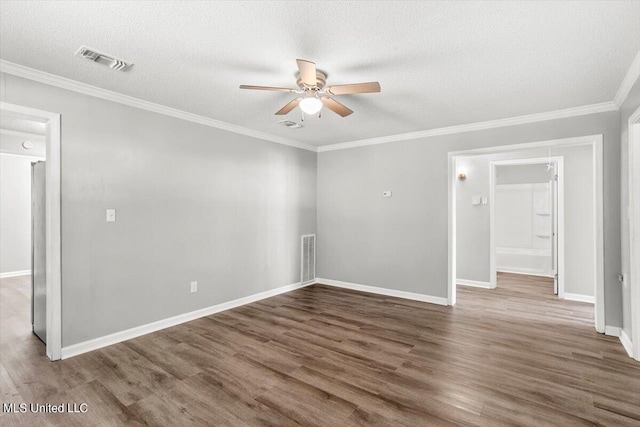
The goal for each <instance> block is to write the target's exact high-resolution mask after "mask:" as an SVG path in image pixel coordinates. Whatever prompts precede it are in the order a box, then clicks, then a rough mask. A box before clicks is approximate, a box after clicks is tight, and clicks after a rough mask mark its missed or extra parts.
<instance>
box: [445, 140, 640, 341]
mask: <svg viewBox="0 0 640 427" xmlns="http://www.w3.org/2000/svg"><path fill="white" fill-rule="evenodd" d="M602 143H603V137H602V135H589V136H580V137H573V138H565V139H554V140H549V141H539V142H530V143H524V144H511V145H502V146H494V147H484V148H475V149H468V150H459V151H451V152H449V153H447V157H448V163H449V170H448V173H449V221H448V226H449V254H448V263H449V266H448V274H449V275H448V279H447V283H448V293H447V295H448V300H449V304H450V305H453V304H455V301H456V283H455V277H456V224H455V223H456V221H455V218H456V204H455V184H456V182H457V179H458V177H457V174H456V168H455V161H456V157H457V156H462V155H480V154H491V153H501V152H507V151H519V150H524V149H529V148H540V147H566V146H577V145H591V146H592V147H594V150H593V156H594V163H595V165H596V168H595V169H594V171H595V173H594V180H596V181H598V182H599V183H600V184H599V187H600V190H599V191H596V193H597V194H596V206H597V209H596V210H597V212H596V217H595V221H596V224H595V227H596V229H597V230H596V235H597V236H600V238H599V239H596V256H595V259H596V262H595V264H596V265H595V267H594V268H595V269H596V271H597V272H598V274H596V290H595V294H594V295H595V300H596V304H595V329H596V331H598V332H601V333H602V332H604V317H605V307H604V274H603V271H604V240H603V239H602V236H603V228H604V222H603V221H604V220H603V206H604V202H603V197H604V194H603V192H602V182H603V179H604V177H603V169H602ZM639 215H640V212H639ZM559 252H560V251H559ZM639 329H640V328H639Z"/></svg>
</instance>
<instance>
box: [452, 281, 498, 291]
mask: <svg viewBox="0 0 640 427" xmlns="http://www.w3.org/2000/svg"><path fill="white" fill-rule="evenodd" d="M456 285H462V286H473V287H474V288H485V289H492V288H491V283H489V282H480V281H478V280H467V279H456Z"/></svg>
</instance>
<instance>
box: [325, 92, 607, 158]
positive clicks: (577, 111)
mask: <svg viewBox="0 0 640 427" xmlns="http://www.w3.org/2000/svg"><path fill="white" fill-rule="evenodd" d="M617 110H618V107H617V106H616V104H614V103H613V102H612V101H609V102H601V103H599V104H590V105H584V106H581V107H573V108H567V109H564V110H556V111H549V112H545V113H536V114H528V115H525V116H517V117H509V118H506V119H499V120H489V121H486V122H478V123H468V124H464V125H457V126H449V127H444V128H437V129H429V130H423V131H417V132H409V133H401V134H398V135H389V136H383V137H379V138H368V139H360V140H357V141H349V142H341V143H337V144H331V145H322V146H319V147H318V152H319V153H322V152H325V151H333V150H344V149H347V148H355V147H364V146H367V145H377V144H386V143H389V142H397V141H408V140H412V139H419V138H429V137H433V136H441V135H451V134H456V133H464V132H475V131H479V130H486V129H495V128H502V127H507V126H514V125H522V124H526V123H535V122H544V121H547V120H556V119H563V118H567V117H575V116H584V115H587V114H595V113H605V112H608V111H617Z"/></svg>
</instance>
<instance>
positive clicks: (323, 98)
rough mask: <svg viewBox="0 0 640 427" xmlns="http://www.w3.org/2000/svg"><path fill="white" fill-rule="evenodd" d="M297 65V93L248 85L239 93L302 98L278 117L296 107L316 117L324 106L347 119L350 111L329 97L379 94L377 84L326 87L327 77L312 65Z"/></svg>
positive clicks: (311, 63)
mask: <svg viewBox="0 0 640 427" xmlns="http://www.w3.org/2000/svg"><path fill="white" fill-rule="evenodd" d="M296 62H297V63H298V72H297V73H296V76H297V78H298V80H297V82H296V83H297V85H298V88H299V89H289V88H284V87H271V86H250V85H240V89H254V90H272V91H276V92H291V93H297V94H301V95H302V96H300V97H298V98H296V99H294V100H293V101H291V102H289V103H288V104H287V105H285V106H284V107H282V108H281V109H279V110H278V111H277V112H276V115H279V116H281V115H285V114H287V113H289V112H290V111H291V110H293V109H294V108H296V107H300V109H301V110H302V112H303V113H306V114H310V115H311V114H318V116H320V110H321V109H322V107H323V106H324V107H327V108H328V109H329V110H331V111H333V112H334V113H336V114H338V115H340V116H342V117H346V116H348V115H349V114H351V113H353V111H352V110H350V109H349V108H347V107H345V106H344V105H342V104H341V103H339V102H338V101H336V100H335V99H333V98H332V97H331V95H334V96H335V95H346V94H353V93H372V92H380V83H378V82H368V83H353V84H346V85H336V86H325V85H326V82H327V74H326V73H324V72H322V71H319V70H318V69H316V64H315V62H311V61H305V60H304V59H296ZM303 120H304V115H303Z"/></svg>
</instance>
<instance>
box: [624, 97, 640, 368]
mask: <svg viewBox="0 0 640 427" xmlns="http://www.w3.org/2000/svg"><path fill="white" fill-rule="evenodd" d="M628 129H629V131H628V133H629V145H628V147H629V183H628V186H629V263H630V265H629V281H628V285H629V298H630V300H631V301H630V302H629V305H630V307H631V336H630V337H629V336H627V337H626V338H627V340H628V342H629V343H630V344H632V346H631V349H632V353H631V354H632V355H633V356H632V357H633V358H634V359H636V360H638V361H640V196H639V195H638V194H640V107H638V108H637V109H636V110H635V111H634V112H633V114H631V116H630V117H629V120H628ZM623 215H624V213H623ZM626 280H627V279H626V278H625V281H626Z"/></svg>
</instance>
